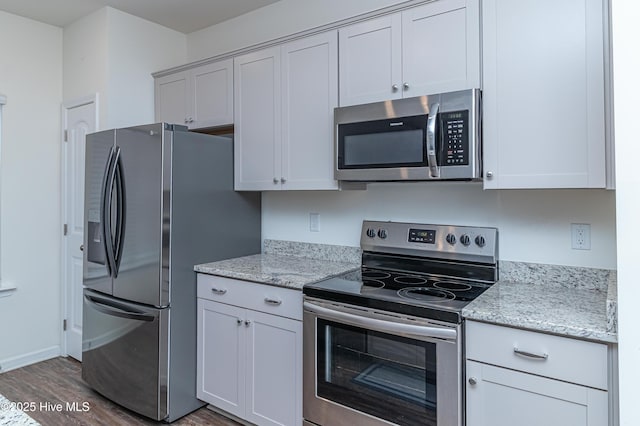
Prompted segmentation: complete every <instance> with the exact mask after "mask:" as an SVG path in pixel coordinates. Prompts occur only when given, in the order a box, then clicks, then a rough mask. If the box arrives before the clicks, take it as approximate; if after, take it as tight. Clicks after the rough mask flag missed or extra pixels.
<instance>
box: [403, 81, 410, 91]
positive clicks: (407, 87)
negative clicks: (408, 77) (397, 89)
mask: <svg viewBox="0 0 640 426" xmlns="http://www.w3.org/2000/svg"><path fill="white" fill-rule="evenodd" d="M402 87H403V88H404V90H409V83H407V82H405V83H404V84H403V85H402Z"/></svg>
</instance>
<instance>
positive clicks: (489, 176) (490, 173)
mask: <svg viewBox="0 0 640 426" xmlns="http://www.w3.org/2000/svg"><path fill="white" fill-rule="evenodd" d="M485 176H486V177H487V179H491V178H492V177H493V172H487V173H486V174H485Z"/></svg>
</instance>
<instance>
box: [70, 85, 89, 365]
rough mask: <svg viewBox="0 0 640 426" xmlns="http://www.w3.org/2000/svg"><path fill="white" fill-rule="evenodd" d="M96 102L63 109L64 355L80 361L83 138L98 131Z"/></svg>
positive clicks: (85, 102)
mask: <svg viewBox="0 0 640 426" xmlns="http://www.w3.org/2000/svg"><path fill="white" fill-rule="evenodd" d="M96 104H97V99H96V97H90V98H86V99H83V100H78V101H73V102H67V103H65V104H64V105H63V112H62V114H63V130H64V137H63V142H62V143H63V148H62V153H63V154H62V157H63V158H62V161H63V179H64V183H63V189H62V205H63V220H64V225H63V232H64V234H65V235H64V237H63V242H62V244H63V252H62V253H63V254H62V262H63V267H62V270H63V289H64V290H63V291H64V307H65V308H64V315H65V316H64V319H65V324H66V330H64V344H65V347H66V353H67V355H70V356H72V357H73V358H76V359H77V360H79V361H81V360H82V251H81V250H82V248H81V246H82V241H83V223H84V222H83V219H84V218H83V215H84V154H85V136H86V135H87V133H91V132H95V131H96V130H97V119H96V116H97V105H96Z"/></svg>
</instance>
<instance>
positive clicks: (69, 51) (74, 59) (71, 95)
mask: <svg viewBox="0 0 640 426" xmlns="http://www.w3.org/2000/svg"><path fill="white" fill-rule="evenodd" d="M63 46H64V49H63V70H64V71H63V99H64V100H65V101H73V100H75V99H79V98H83V97H86V96H88V95H93V94H95V93H99V94H100V96H99V105H98V106H99V112H100V117H99V118H100V119H99V123H100V124H104V123H106V116H107V113H106V111H107V110H106V108H103V107H102V105H106V104H107V103H108V94H107V59H108V55H107V9H106V8H103V9H100V10H98V11H96V12H94V13H92V14H90V15H87V16H85V17H84V18H82V19H79V20H78V21H76V22H74V23H72V24H71V25H68V26H67V27H66V28H65V29H64V33H63Z"/></svg>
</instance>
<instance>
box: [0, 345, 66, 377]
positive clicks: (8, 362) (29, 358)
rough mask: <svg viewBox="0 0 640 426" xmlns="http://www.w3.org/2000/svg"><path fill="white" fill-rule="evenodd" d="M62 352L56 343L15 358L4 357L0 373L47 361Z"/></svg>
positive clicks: (0, 361)
mask: <svg viewBox="0 0 640 426" xmlns="http://www.w3.org/2000/svg"><path fill="white" fill-rule="evenodd" d="M61 354H62V352H61V350H60V346H58V345H56V346H51V347H49V348H46V349H42V350H39V351H35V352H31V353H28V354H24V355H19V356H16V357H13V358H6V359H2V360H0V373H4V372H5V371H9V370H15V369H16V368H20V367H25V366H27V365H31V364H35V363H36V362H40V361H46V360H48V359H51V358H55V357H58V356H60V355H61Z"/></svg>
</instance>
